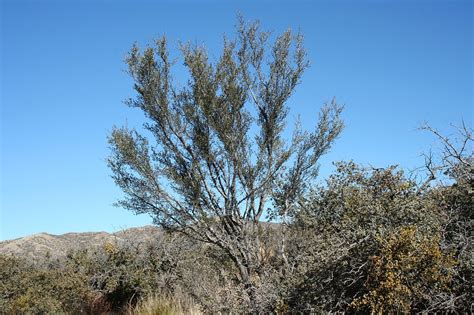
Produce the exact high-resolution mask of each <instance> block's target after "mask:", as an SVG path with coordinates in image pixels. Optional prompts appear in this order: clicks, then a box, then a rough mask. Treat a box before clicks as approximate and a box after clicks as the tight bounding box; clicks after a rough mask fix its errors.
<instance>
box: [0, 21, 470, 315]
mask: <svg viewBox="0 0 474 315" xmlns="http://www.w3.org/2000/svg"><path fill="white" fill-rule="evenodd" d="M271 39H272V37H271V34H270V33H268V32H263V31H261V30H260V28H259V24H258V23H246V22H244V21H243V20H240V23H239V24H238V27H237V37H236V39H235V40H231V39H226V40H225V43H224V48H223V52H222V54H221V56H220V58H219V59H218V60H216V61H213V60H210V58H209V57H208V55H207V53H206V51H205V49H204V48H202V47H197V46H193V45H190V44H183V45H182V46H181V47H180V51H181V53H182V56H183V59H184V66H185V67H186V68H187V69H188V70H189V76H190V77H189V82H188V83H189V84H188V85H185V86H184V87H183V86H178V85H176V84H175V82H174V81H173V77H172V67H173V63H172V61H171V59H170V57H169V51H168V47H167V41H166V39H165V38H161V39H159V40H157V41H156V43H154V44H153V45H151V46H149V47H147V48H146V49H145V50H143V51H142V50H140V49H139V48H138V46H134V47H133V48H132V50H131V52H130V54H129V56H128V58H127V64H128V67H129V73H130V75H131V77H132V78H133V80H134V82H135V85H134V88H135V91H136V97H135V98H134V99H131V100H129V101H128V102H127V103H128V104H129V105H130V106H132V107H136V108H138V109H140V110H142V111H143V112H144V113H145V115H146V117H147V121H146V122H145V124H144V128H143V129H142V130H135V129H130V128H128V127H116V128H114V130H113V132H112V133H111V135H110V137H109V144H110V147H111V152H112V154H111V156H110V158H109V161H108V163H109V167H110V168H111V170H112V172H113V178H114V180H115V182H116V183H117V185H118V186H119V187H120V188H121V189H122V190H123V192H124V195H125V198H124V199H123V200H121V201H119V203H118V204H119V205H120V206H121V207H124V208H126V209H128V210H131V211H134V212H136V213H147V214H149V215H150V216H151V217H152V218H153V220H154V223H155V224H156V225H157V226H159V227H160V229H162V230H163V233H160V234H159V235H157V236H156V237H155V238H153V239H152V240H147V241H146V242H140V241H139V240H136V239H133V240H132V239H130V240H129V241H128V242H120V243H118V242H113V241H107V242H104V244H102V246H101V247H99V248H95V249H93V248H90V249H82V250H74V251H71V252H70V253H68V255H67V256H66V257H65V258H60V259H59V258H54V259H53V258H50V257H45V258H44V259H43V260H41V261H36V262H31V261H28V260H26V259H22V258H19V257H13V256H6V255H3V256H0V280H1V281H0V310H1V312H3V313H6V314H23V313H33V314H42V313H55V314H57V313H71V314H76V313H85V314H113V313H117V314H200V313H210V314H216V313H221V314H227V313H255V314H267V313H270V314H307V313H314V314H316V313H317V314H319V313H329V312H341V313H345V312H347V313H364V314H365V313H371V314H372V313H377V314H379V313H390V314H391V313H418V312H459V313H465V312H469V311H470V310H471V305H472V303H474V300H473V297H472V285H473V282H472V271H473V264H474V260H473V259H474V255H473V254H474V252H473V247H472V246H473V245H472V244H473V239H472V232H471V231H472V229H473V219H474V217H473V210H472V204H473V198H474V190H473V188H474V187H473V186H474V179H473V172H474V165H473V162H474V158H473V150H472V142H473V137H472V129H471V128H470V127H469V126H466V125H465V124H464V123H462V124H461V125H460V126H458V127H454V131H455V134H454V135H452V136H449V137H448V136H445V135H443V134H442V133H440V132H439V131H438V130H436V129H434V128H432V127H430V126H429V125H424V126H422V127H421V129H422V130H421V131H420V132H423V130H424V131H427V132H429V133H431V134H432V135H433V136H434V137H435V138H436V139H438V143H439V144H440V146H439V150H438V151H433V152H431V153H429V154H426V155H425V156H424V165H423V166H422V168H420V169H419V170H416V171H413V172H407V171H406V170H404V169H403V168H402V167H400V166H389V167H386V168H373V167H369V166H364V165H359V164H357V163H355V162H353V161H341V162H335V163H334V166H335V171H334V172H333V173H332V174H331V175H330V176H329V177H328V178H327V179H326V180H325V181H321V180H317V175H318V170H319V162H318V161H319V160H320V158H321V156H323V155H324V154H325V153H327V152H328V151H329V150H330V148H331V146H332V145H333V144H334V142H335V141H336V139H337V138H338V137H339V136H340V134H341V132H342V130H343V127H344V123H343V121H342V118H341V113H342V111H343V107H342V106H340V105H339V104H338V103H337V102H336V101H335V100H334V101H332V102H330V103H329V104H326V105H324V106H323V107H322V108H321V110H320V113H319V119H318V120H317V121H316V125H315V127H314V129H313V130H311V131H305V130H302V128H301V127H300V126H299V124H298V123H296V126H295V127H294V128H293V130H292V131H293V134H292V135H291V136H290V137H289V139H286V138H287V137H286V136H285V135H287V134H288V133H287V132H288V130H287V127H288V126H287V124H288V121H287V114H288V108H287V101H288V99H289V98H290V96H291V95H292V93H293V91H294V89H295V88H296V87H297V85H298V83H299V81H300V79H301V76H302V74H303V72H304V70H305V69H306V68H307V66H308V62H307V60H306V53H305V50H304V46H303V37H302V35H301V34H293V33H292V32H290V31H288V32H285V33H283V34H281V35H279V36H276V37H275V39H274V40H273V44H270V41H271Z"/></svg>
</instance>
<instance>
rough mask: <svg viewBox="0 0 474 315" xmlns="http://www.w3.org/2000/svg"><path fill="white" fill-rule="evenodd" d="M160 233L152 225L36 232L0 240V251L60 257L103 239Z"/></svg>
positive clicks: (146, 238) (140, 238) (139, 238)
mask: <svg viewBox="0 0 474 315" xmlns="http://www.w3.org/2000/svg"><path fill="white" fill-rule="evenodd" d="M161 233H162V231H161V230H160V229H158V228H157V227H154V226H144V227H138V228H130V229H125V230H122V231H119V232H116V233H107V232H85V233H66V234H62V235H53V234H48V233H39V234H33V235H30V236H26V237H21V238H17V239H14V240H8V241H3V242H0V254H3V255H15V256H19V257H24V258H28V259H30V260H39V259H42V258H45V257H46V256H48V255H49V256H50V257H51V258H62V257H64V256H65V255H66V254H67V253H68V251H70V250H78V249H81V248H96V247H99V246H102V245H103V244H104V243H106V242H118V243H121V242H126V241H127V242H131V243H133V244H139V243H147V242H150V241H152V240H153V239H154V238H156V237H159V236H160V234H161Z"/></svg>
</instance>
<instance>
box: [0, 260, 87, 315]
mask: <svg viewBox="0 0 474 315" xmlns="http://www.w3.org/2000/svg"><path fill="white" fill-rule="evenodd" d="M0 275H1V277H0V279H1V281H0V282H1V286H0V291H1V292H0V296H1V299H0V311H1V312H2V313H3V312H5V313H9V314H25V313H30V314H46V313H48V314H49V313H53V314H60V313H69V312H75V313H86V312H88V311H89V305H90V302H91V299H92V292H91V291H90V290H89V288H88V286H87V278H85V277H83V275H81V274H77V273H74V272H72V271H71V270H68V269H55V268H53V269H49V268H45V267H37V266H34V265H32V264H30V263H27V262H26V261H24V260H21V259H18V258H13V257H7V256H0Z"/></svg>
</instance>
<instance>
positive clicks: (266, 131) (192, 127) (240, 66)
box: [109, 19, 343, 300]
mask: <svg viewBox="0 0 474 315" xmlns="http://www.w3.org/2000/svg"><path fill="white" fill-rule="evenodd" d="M180 52H181V54H182V57H183V60H184V66H185V67H186V68H187V70H188V71H189V80H188V81H187V82H186V84H184V86H183V85H181V86H180V85H178V84H176V82H175V81H174V80H173V75H172V70H173V63H174V62H173V61H172V60H170V59H171V58H170V57H169V50H168V47H167V42H166V39H165V38H161V39H158V40H157V41H156V42H155V43H153V45H152V46H150V47H147V48H146V49H144V50H141V49H139V48H138V47H137V46H134V47H133V48H132V49H131V51H130V53H129V55H128V57H127V60H126V61H127V64H128V70H129V73H130V75H131V77H132V78H133V80H134V82H135V85H134V89H135V91H136V97H135V98H134V99H131V100H129V102H128V104H129V105H130V106H132V107H137V108H139V109H141V110H142V111H143V112H144V113H145V114H146V116H147V121H146V122H145V124H144V128H145V131H144V132H145V135H144V134H140V133H139V132H137V131H136V130H133V129H129V128H126V127H124V128H114V130H113V131H112V133H111V135H110V137H109V142H110V146H111V149H112V155H111V157H110V159H109V166H110V168H111V169H112V171H113V178H114V180H115V182H116V183H117V185H118V186H120V188H121V189H122V190H123V191H124V193H125V199H124V200H122V201H120V202H119V204H120V205H121V206H123V207H125V208H127V209H130V210H132V211H135V212H136V213H148V214H150V215H151V216H152V217H153V219H154V222H155V223H156V224H158V225H159V226H161V227H163V228H165V229H169V230H175V231H180V232H182V233H185V234H186V235H188V236H190V237H192V238H194V239H196V240H199V241H202V242H207V243H211V244H214V245H216V246H218V247H220V248H221V249H222V250H223V251H224V252H225V253H226V254H227V255H228V257H229V258H230V259H231V261H232V262H233V263H234V265H235V267H236V270H238V279H239V281H240V283H242V285H243V286H244V287H245V288H246V290H247V293H248V298H249V299H250V300H252V299H253V297H254V294H255V293H254V290H255V288H256V286H257V285H258V284H257V282H258V278H259V272H260V270H261V261H262V259H261V257H260V255H261V250H260V246H261V245H260V238H259V235H260V234H259V231H260V229H259V226H261V224H262V223H261V221H262V220H264V219H265V218H267V219H268V220H270V221H271V220H282V219H284V218H286V217H288V216H289V214H291V211H292V210H293V209H294V208H295V204H296V203H297V202H298V200H299V199H300V198H301V196H303V195H304V194H305V191H306V190H307V187H308V185H309V184H310V183H311V182H312V181H313V180H314V179H315V177H316V176H317V170H318V160H319V158H320V157H321V156H322V155H323V154H325V153H326V152H327V151H328V150H329V149H330V147H331V145H332V143H333V142H334V140H335V139H336V138H337V136H338V135H339V134H340V132H341V130H342V128H343V123H342V121H341V119H340V114H341V110H342V107H341V106H339V105H337V104H336V102H335V101H332V102H330V103H328V104H326V105H324V106H323V107H322V108H321V110H320V112H319V116H318V113H317V112H315V128H314V130H312V131H303V130H302V129H301V128H300V126H299V124H298V123H297V122H295V124H294V128H293V131H292V132H293V134H292V136H291V133H290V136H286V135H287V134H288V133H289V131H287V127H288V126H287V115H288V110H289V108H288V100H289V99H290V97H291V95H292V94H293V92H294V90H295V88H296V86H297V85H298V83H299V82H300V79H301V76H302V74H303V72H304V70H305V69H306V68H307V67H308V62H307V60H306V52H305V49H304V48H303V38H302V36H301V35H300V34H294V33H292V32H291V31H286V32H284V33H282V34H281V35H279V36H276V37H275V38H274V39H273V37H272V36H271V34H270V33H269V32H263V31H260V29H259V24H258V23H257V22H256V23H246V22H244V21H243V20H242V19H241V20H240V23H239V24H238V26H237V36H236V38H235V39H234V40H230V39H224V45H223V49H222V53H221V55H220V57H218V58H216V59H215V60H213V58H210V57H209V56H208V54H207V52H206V50H205V49H204V48H202V47H199V46H194V45H190V44H184V45H181V46H180ZM307 102H308V103H311V102H312V100H311V99H308V100H307ZM306 106H312V104H308V105H306ZM285 138H288V139H285ZM279 254H280V255H282V256H284V251H280V253H279Z"/></svg>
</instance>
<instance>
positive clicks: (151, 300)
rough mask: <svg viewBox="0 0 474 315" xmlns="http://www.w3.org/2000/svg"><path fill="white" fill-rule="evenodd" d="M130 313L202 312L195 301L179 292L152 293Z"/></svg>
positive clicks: (197, 314)
mask: <svg viewBox="0 0 474 315" xmlns="http://www.w3.org/2000/svg"><path fill="white" fill-rule="evenodd" d="M129 314H130V315H178V314H189V315H201V314H202V312H201V310H200V308H199V306H198V305H196V303H195V302H194V301H193V300H192V299H190V298H187V297H184V296H183V295H181V294H175V295H173V296H166V295H152V296H149V297H147V298H144V299H142V300H141V301H140V302H138V304H137V306H136V307H135V308H134V309H132V310H131V311H130V312H129Z"/></svg>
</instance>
